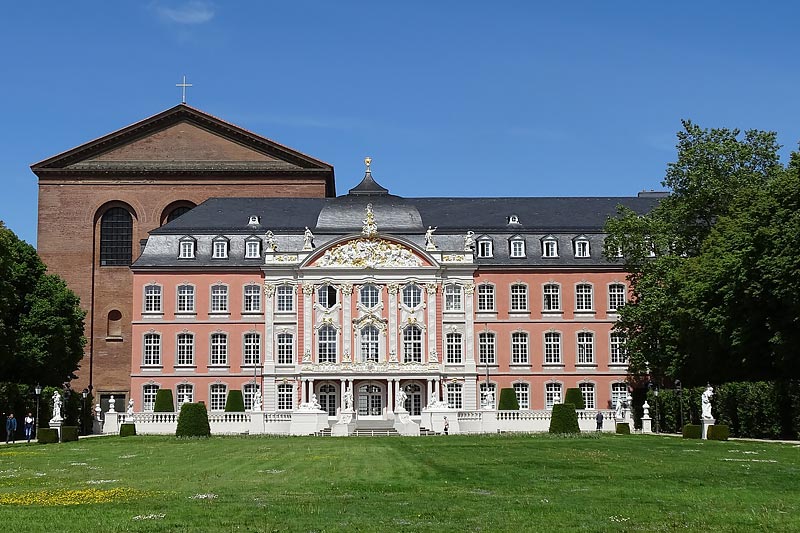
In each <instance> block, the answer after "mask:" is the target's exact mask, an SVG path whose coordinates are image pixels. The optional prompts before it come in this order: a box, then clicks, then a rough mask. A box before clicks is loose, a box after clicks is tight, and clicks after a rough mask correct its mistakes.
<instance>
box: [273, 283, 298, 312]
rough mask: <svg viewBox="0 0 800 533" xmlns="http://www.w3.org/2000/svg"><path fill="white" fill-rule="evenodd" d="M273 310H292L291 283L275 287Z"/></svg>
mask: <svg viewBox="0 0 800 533" xmlns="http://www.w3.org/2000/svg"><path fill="white" fill-rule="evenodd" d="M275 310H276V311H277V312H278V313H293V312H294V286H293V285H278V286H277V287H276V288H275Z"/></svg>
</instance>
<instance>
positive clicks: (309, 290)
mask: <svg viewBox="0 0 800 533" xmlns="http://www.w3.org/2000/svg"><path fill="white" fill-rule="evenodd" d="M303 294H307V295H309V296H310V295H312V294H314V284H313V283H303Z"/></svg>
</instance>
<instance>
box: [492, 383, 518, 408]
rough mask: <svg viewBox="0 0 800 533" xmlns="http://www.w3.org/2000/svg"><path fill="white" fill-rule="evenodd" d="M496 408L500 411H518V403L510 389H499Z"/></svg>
mask: <svg viewBox="0 0 800 533" xmlns="http://www.w3.org/2000/svg"><path fill="white" fill-rule="evenodd" d="M497 408H498V409H499V410H500V411H518V410H519V402H518V401H517V393H516V391H514V389H511V388H505V389H500V403H499V404H498V406H497Z"/></svg>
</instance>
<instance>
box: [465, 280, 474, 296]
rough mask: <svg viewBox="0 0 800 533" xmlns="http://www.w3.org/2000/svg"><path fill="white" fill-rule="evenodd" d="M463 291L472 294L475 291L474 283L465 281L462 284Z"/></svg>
mask: <svg viewBox="0 0 800 533" xmlns="http://www.w3.org/2000/svg"><path fill="white" fill-rule="evenodd" d="M464 293H465V294H474V293H475V284H474V283H465V284H464Z"/></svg>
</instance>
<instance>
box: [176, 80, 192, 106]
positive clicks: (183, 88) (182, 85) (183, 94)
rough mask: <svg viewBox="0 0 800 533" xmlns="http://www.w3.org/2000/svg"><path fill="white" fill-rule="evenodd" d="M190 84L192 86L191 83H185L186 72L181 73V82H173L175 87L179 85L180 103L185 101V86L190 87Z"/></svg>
mask: <svg viewBox="0 0 800 533" xmlns="http://www.w3.org/2000/svg"><path fill="white" fill-rule="evenodd" d="M191 86H192V84H191V83H186V74H184V75H183V83H176V84H175V87H180V88H181V103H182V104H185V103H186V88H187V87H191Z"/></svg>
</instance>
